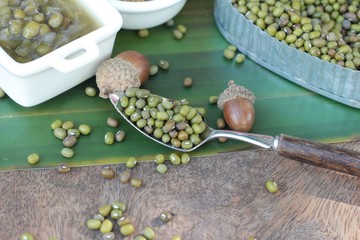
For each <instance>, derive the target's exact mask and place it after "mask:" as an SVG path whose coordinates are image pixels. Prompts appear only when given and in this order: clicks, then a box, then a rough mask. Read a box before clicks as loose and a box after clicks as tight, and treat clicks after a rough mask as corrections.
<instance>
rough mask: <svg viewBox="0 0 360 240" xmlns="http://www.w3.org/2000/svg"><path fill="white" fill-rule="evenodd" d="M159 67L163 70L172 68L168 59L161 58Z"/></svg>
mask: <svg viewBox="0 0 360 240" xmlns="http://www.w3.org/2000/svg"><path fill="white" fill-rule="evenodd" d="M158 66H159V68H161V69H163V70H168V69H169V68H170V63H169V62H168V61H166V60H163V59H161V60H160V61H159V64H158Z"/></svg>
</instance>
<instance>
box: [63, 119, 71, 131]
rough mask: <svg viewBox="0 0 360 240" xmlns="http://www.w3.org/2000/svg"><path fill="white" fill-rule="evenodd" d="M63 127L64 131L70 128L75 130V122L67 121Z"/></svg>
mask: <svg viewBox="0 0 360 240" xmlns="http://www.w3.org/2000/svg"><path fill="white" fill-rule="evenodd" d="M61 127H62V128H63V129H64V130H68V129H70V128H74V122H73V121H65V122H63V124H62V125H61Z"/></svg>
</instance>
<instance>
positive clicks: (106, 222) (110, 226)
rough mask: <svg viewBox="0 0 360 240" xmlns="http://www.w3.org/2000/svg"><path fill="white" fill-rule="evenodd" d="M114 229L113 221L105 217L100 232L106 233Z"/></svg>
mask: <svg viewBox="0 0 360 240" xmlns="http://www.w3.org/2000/svg"><path fill="white" fill-rule="evenodd" d="M112 229H113V223H112V221H110V220H109V219H105V220H104V221H103V222H102V223H101V226H100V232H101V233H102V234H104V233H109V232H111V231H112Z"/></svg>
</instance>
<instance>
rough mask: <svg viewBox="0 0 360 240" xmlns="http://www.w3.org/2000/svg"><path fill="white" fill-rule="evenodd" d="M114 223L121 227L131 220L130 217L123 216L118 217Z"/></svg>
mask: <svg viewBox="0 0 360 240" xmlns="http://www.w3.org/2000/svg"><path fill="white" fill-rule="evenodd" d="M116 223H117V224H118V225H119V226H120V227H121V226H124V225H126V224H131V220H130V218H128V217H125V216H123V217H121V218H119V219H118V220H117V221H116Z"/></svg>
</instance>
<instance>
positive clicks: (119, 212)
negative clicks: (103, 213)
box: [110, 209, 123, 220]
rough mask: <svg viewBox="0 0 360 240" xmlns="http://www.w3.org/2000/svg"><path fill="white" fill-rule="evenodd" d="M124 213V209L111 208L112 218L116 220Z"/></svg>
mask: <svg viewBox="0 0 360 240" xmlns="http://www.w3.org/2000/svg"><path fill="white" fill-rule="evenodd" d="M122 215H123V211H122V210H120V209H113V210H111V212H110V216H111V218H112V219H114V220H118V219H119V218H121V217H122Z"/></svg>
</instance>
